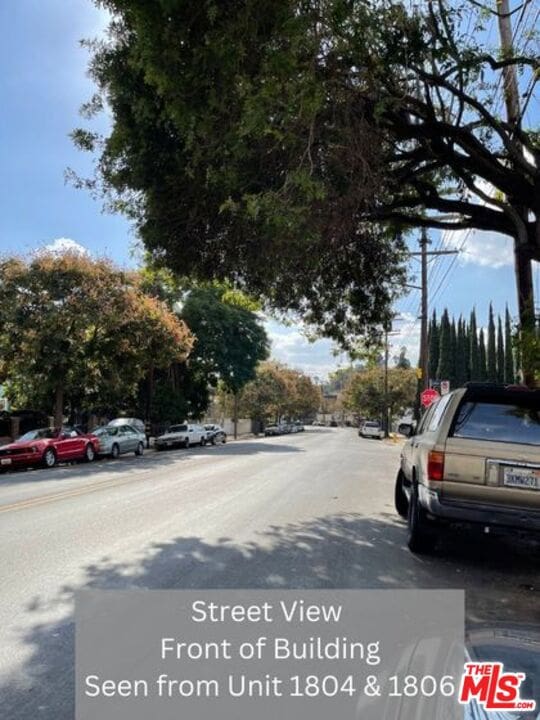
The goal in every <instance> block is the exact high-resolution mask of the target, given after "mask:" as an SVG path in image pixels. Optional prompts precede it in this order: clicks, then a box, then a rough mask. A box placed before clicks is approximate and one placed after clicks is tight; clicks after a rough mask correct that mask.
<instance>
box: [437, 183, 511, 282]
mask: <svg viewBox="0 0 540 720" xmlns="http://www.w3.org/2000/svg"><path fill="white" fill-rule="evenodd" d="M476 186H477V187H478V190H479V193H480V194H479V195H478V194H476V193H475V192H474V191H469V192H468V193H467V199H468V200H470V201H472V202H475V203H478V204H479V205H484V206H486V207H490V208H492V209H493V210H496V211H498V212H501V210H500V208H499V207H498V206H497V205H493V204H491V203H490V202H489V201H488V199H489V198H495V197H496V195H497V190H496V189H495V188H494V187H493V185H491V184H490V183H488V182H486V181H485V180H483V179H481V178H476ZM442 241H443V246H444V247H447V248H452V249H456V250H460V251H461V252H460V258H459V259H460V262H461V263H471V264H475V265H481V266H483V267H492V268H501V267H505V266H506V265H512V263H513V240H512V238H511V237H509V236H508V235H502V234H501V233H496V232H491V231H489V232H488V231H485V230H454V231H445V232H443V233H442Z"/></svg>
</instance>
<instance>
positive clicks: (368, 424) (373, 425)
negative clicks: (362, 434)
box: [364, 422, 379, 428]
mask: <svg viewBox="0 0 540 720" xmlns="http://www.w3.org/2000/svg"><path fill="white" fill-rule="evenodd" d="M364 427H371V428H378V427H379V423H376V422H367V423H364Z"/></svg>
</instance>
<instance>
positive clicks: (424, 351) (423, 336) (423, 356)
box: [420, 228, 429, 390]
mask: <svg viewBox="0 0 540 720" xmlns="http://www.w3.org/2000/svg"><path fill="white" fill-rule="evenodd" d="M428 245H429V239H428V235H427V230H426V228H422V232H421V234H420V253H421V265H422V281H421V285H422V301H421V306H420V307H421V310H420V322H421V326H420V370H421V372H422V377H421V378H420V387H421V389H422V390H425V389H426V388H427V387H428V385H429V364H428V360H429V357H428V251H427V247H428Z"/></svg>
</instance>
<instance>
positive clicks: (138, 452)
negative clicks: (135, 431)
mask: <svg viewBox="0 0 540 720" xmlns="http://www.w3.org/2000/svg"><path fill="white" fill-rule="evenodd" d="M143 453H144V443H142V442H140V443H139V444H138V445H137V449H136V450H135V455H139V456H140V455H142V454H143Z"/></svg>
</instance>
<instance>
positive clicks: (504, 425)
mask: <svg viewBox="0 0 540 720" xmlns="http://www.w3.org/2000/svg"><path fill="white" fill-rule="evenodd" d="M452 435H453V436H454V437H459V438H469V439H471V440H491V441H493V442H508V443H522V444H525V445H540V411H539V410H538V409H536V408H530V407H526V406H524V405H523V406H522V405H518V404H517V403H512V404H506V403H487V402H472V401H469V402H464V403H463V404H462V405H461V407H460V409H459V412H458V415H457V417H456V420H455V421H454V429H453V432H452Z"/></svg>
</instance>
